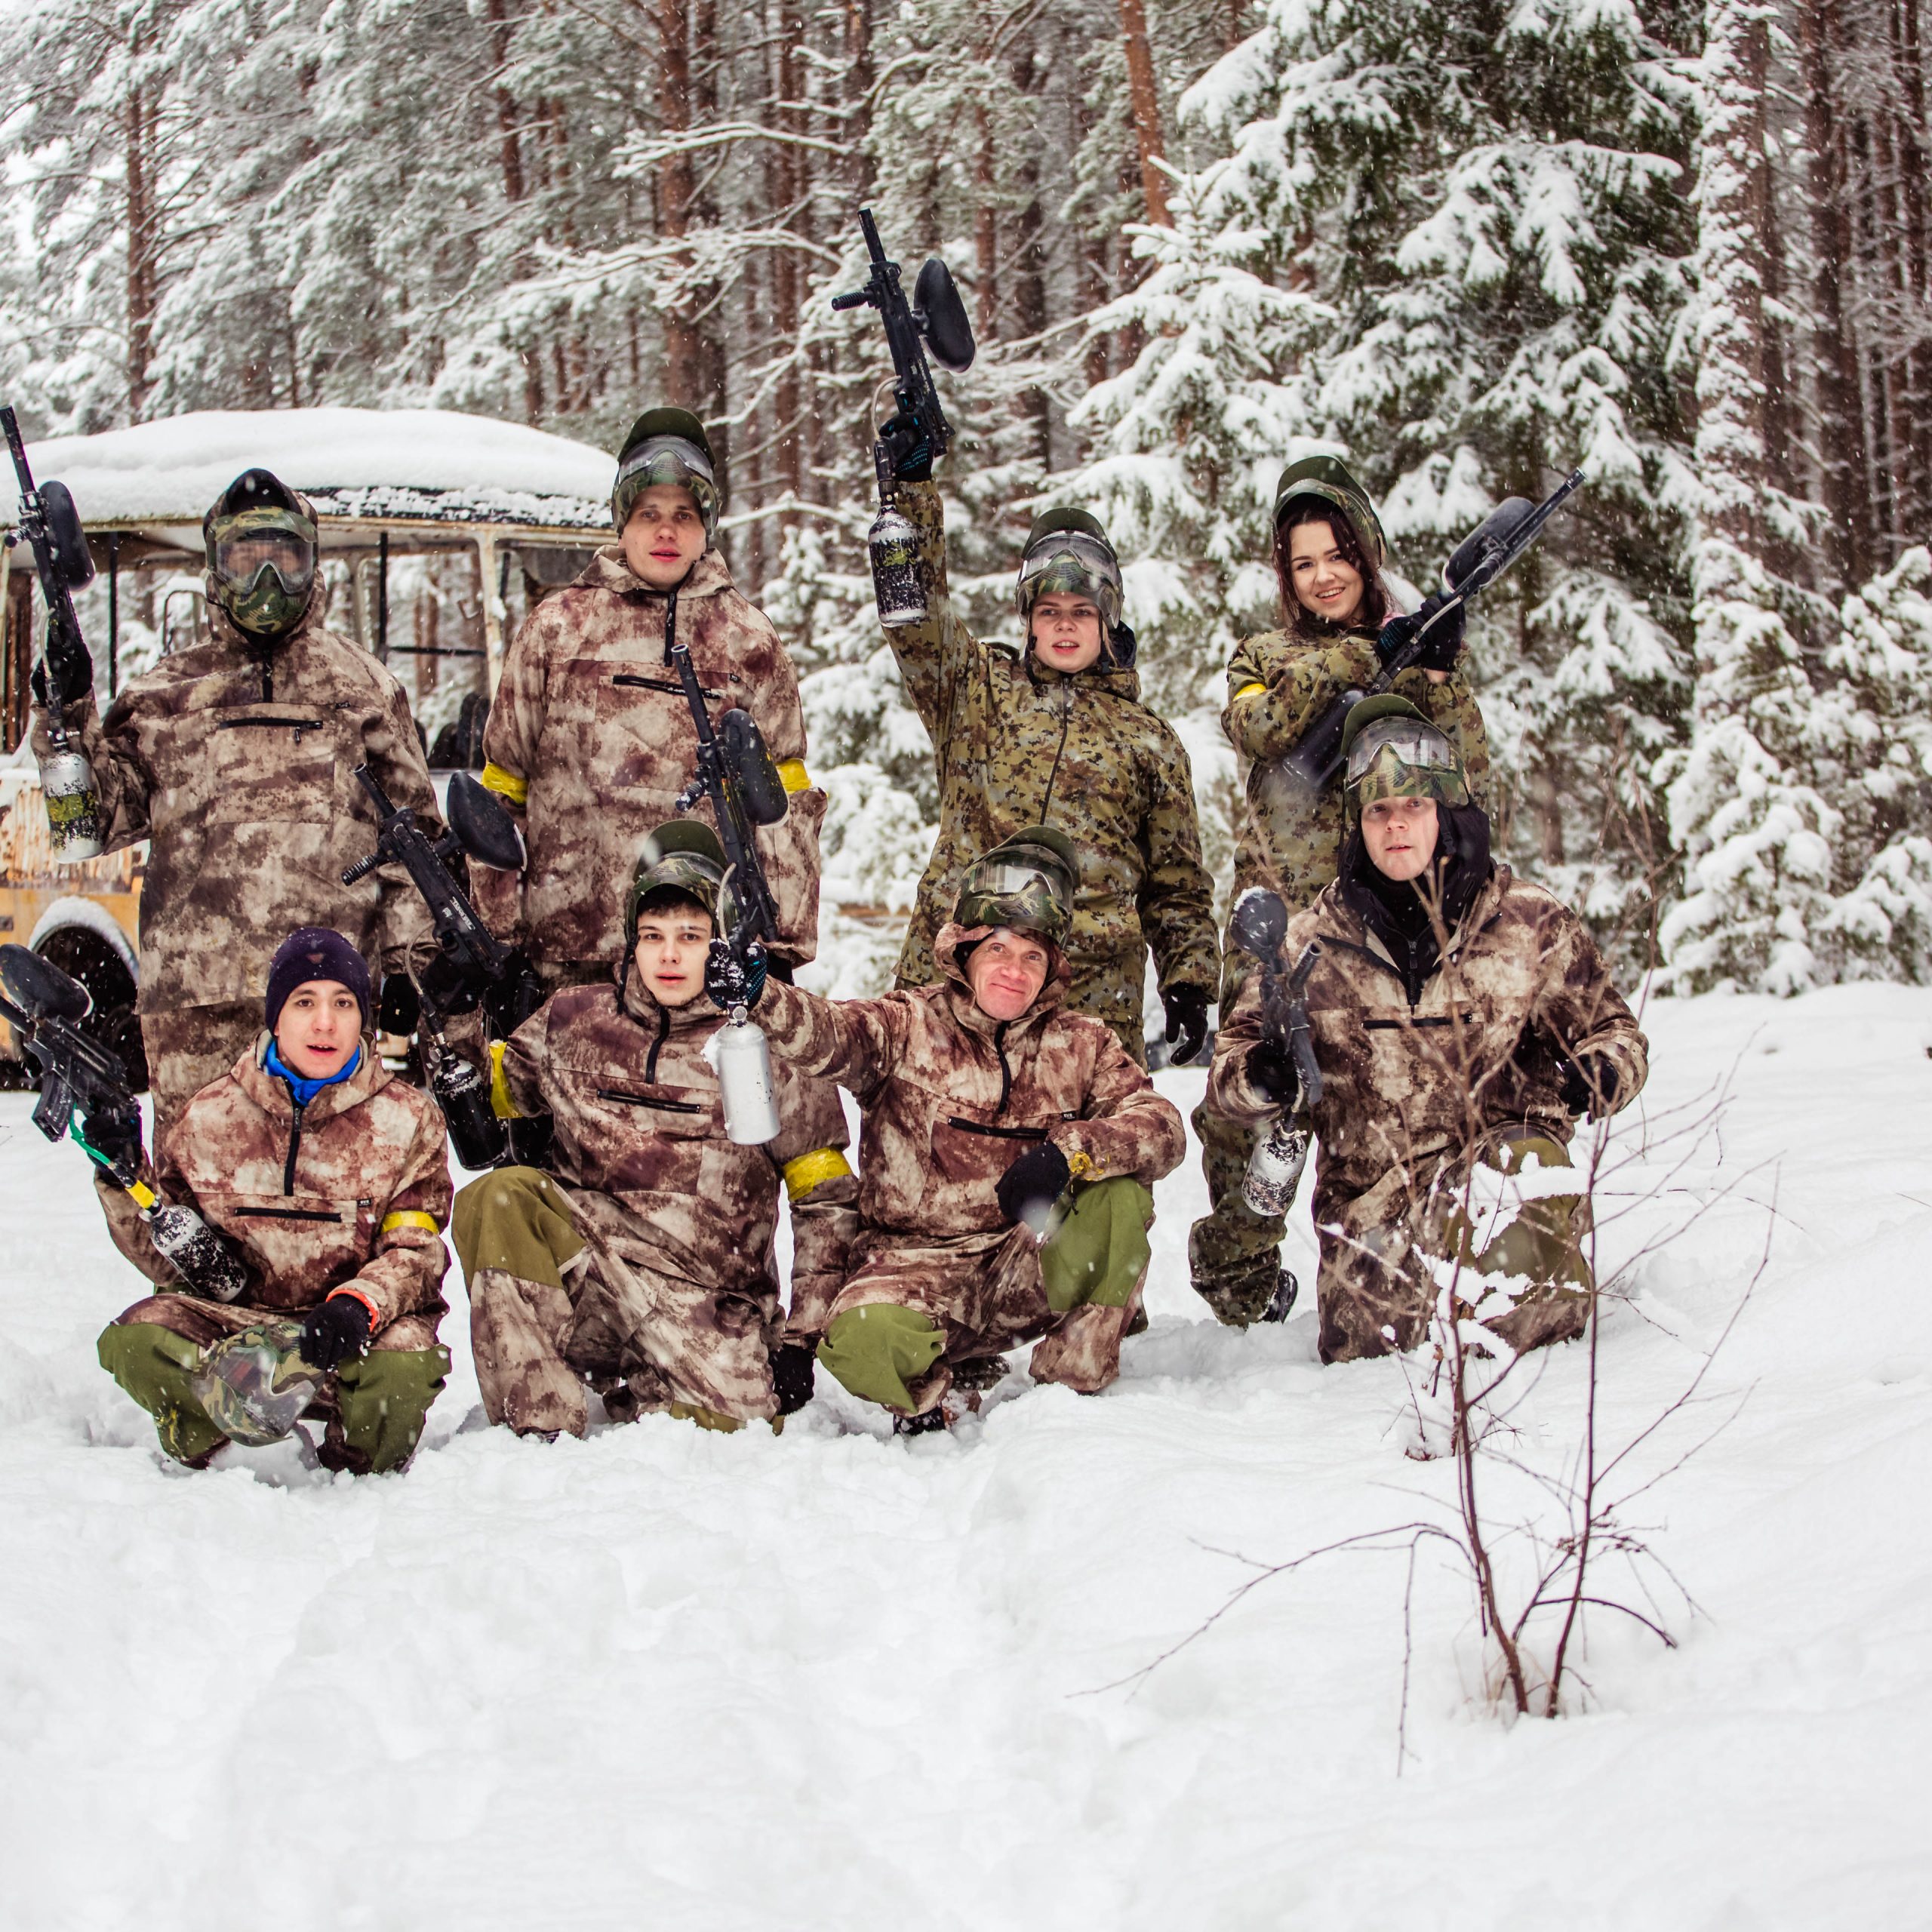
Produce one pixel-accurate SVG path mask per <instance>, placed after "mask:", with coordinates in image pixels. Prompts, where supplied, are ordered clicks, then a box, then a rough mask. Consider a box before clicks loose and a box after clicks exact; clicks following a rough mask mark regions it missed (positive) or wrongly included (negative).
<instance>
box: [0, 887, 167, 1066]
mask: <svg viewBox="0 0 1932 1932" xmlns="http://www.w3.org/2000/svg"><path fill="white" fill-rule="evenodd" d="M33 949H34V951H35V952H37V953H38V954H39V955H41V957H42V958H43V959H45V960H47V961H48V962H49V963H50V964H53V965H55V966H57V967H59V968H60V970H61V971H62V972H63V973H71V974H72V975H73V977H75V979H77V980H79V981H80V983H81V984H82V986H85V987H86V988H87V989H88V993H89V995H91V997H92V998H93V1000H94V1008H93V1011H91V1012H90V1013H89V1014H88V1017H87V1020H86V1022H85V1026H84V1027H83V1029H82V1030H83V1031H85V1032H86V1034H87V1035H88V1038H90V1039H92V1040H96V1041H99V1042H100V1044H101V1045H102V1046H103V1047H105V1048H107V1049H108V1051H109V1052H110V1053H112V1054H115V1056H116V1057H118V1060H120V1062H121V1065H122V1068H123V1069H124V1070H125V1072H126V1074H127V1075H128V1086H129V1087H130V1088H131V1089H132V1091H134V1092H135V1093H137V1094H145V1093H146V1091H148V1060H147V1054H146V1051H145V1049H144V1048H143V1046H142V1044H141V1023H140V1017H139V1016H138V1015H137V1013H136V1012H135V1010H134V998H135V992H136V986H135V981H134V973H133V971H131V968H130V967H129V965H128V955H127V951H126V948H125V941H124V942H123V943H122V944H121V945H119V946H116V945H115V944H112V943H110V942H109V939H108V937H107V936H106V934H103V933H100V932H98V931H96V930H95V929H94V927H93V926H92V925H91V924H86V925H82V924H73V925H66V924H62V925H56V926H53V927H51V928H49V927H48V926H47V925H46V924H45V921H43V922H42V928H41V929H40V930H38V931H36V932H35V935H34V942H33ZM27 1071H28V1073H29V1082H30V1084H35V1085H37V1084H38V1081H37V1080H34V1079H33V1078H32V1074H33V1069H32V1068H31V1067H29V1069H27Z"/></svg>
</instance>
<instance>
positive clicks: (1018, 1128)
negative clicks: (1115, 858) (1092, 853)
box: [708, 826, 1187, 1428]
mask: <svg viewBox="0 0 1932 1932" xmlns="http://www.w3.org/2000/svg"><path fill="white" fill-rule="evenodd" d="M1077 878H1078V870H1077V867H1076V866H1075V860H1074V857H1073V852H1072V847H1071V846H1070V844H1069V843H1068V841H1067V840H1066V838H1065V837H1064V836H1063V835H1062V834H1060V833H1059V832H1054V831H1051V830H1049V829H1047V828H1046V827H1044V826H1031V827H1029V828H1028V829H1026V830H1024V831H1023V832H1018V833H1016V834H1015V835H1014V837H1013V838H1011V839H1009V840H1008V841H1007V842H1006V843H1005V844H1004V845H1002V846H1000V847H998V848H995V850H994V851H991V852H989V853H987V854H986V855H985V856H984V857H982V858H980V860H977V861H976V862H975V863H974V864H973V865H972V866H970V867H969V868H968V870H967V872H966V874H965V876H964V881H963V883H962V885H961V891H960V894H959V898H958V903H957V906H956V907H955V911H954V914H953V918H952V923H951V924H948V925H946V926H944V927H943V928H941V929H940V932H939V934H938V937H937V942H936V946H935V954H936V957H937V959H938V961H939V963H940V967H941V968H942V971H943V978H942V979H941V980H940V983H938V984H937V985H935V986H921V987H918V988H916V989H911V990H909V991H906V992H896V993H891V994H888V995H886V996H885V997H884V998H882V999H871V1000H848V1001H831V1000H826V999H820V998H816V997H814V995H811V994H809V993H807V992H801V990H799V989H798V988H796V987H794V986H783V985H780V984H777V983H766V984H765V985H764V987H763V989H762V992H761V993H760V992H758V989H755V988H748V987H747V986H746V985H745V983H744V980H743V974H742V971H740V969H739V968H737V963H736V961H734V960H733V959H732V958H731V955H730V954H729V952H728V950H727V949H723V948H713V949H712V961H711V966H710V969H709V974H708V984H709V987H710V989H711V992H712V998H713V999H714V1000H715V1001H717V1002H718V1004H721V1005H731V1004H734V1003H736V1002H737V1001H742V1000H744V999H745V998H746V996H747V994H748V992H749V994H750V995H752V996H753V997H755V998H757V1001H758V1021H759V1023H760V1024H761V1026H763V1027H764V1029H765V1032H766V1033H767V1035H768V1036H769V1038H770V1040H771V1047H772V1051H773V1052H774V1054H777V1055H778V1056H780V1057H781V1058H782V1059H783V1060H787V1061H789V1063H790V1064H791V1065H792V1066H794V1067H796V1068H798V1069H801V1070H803V1071H804V1072H808V1073H810V1074H814V1075H817V1076H819V1077H820V1078H823V1079H827V1080H835V1081H838V1084H840V1085H841V1086H842V1087H846V1088H850V1089H851V1091H852V1092H853V1094H854V1095H855V1096H856V1097H857V1099H858V1101H859V1105H860V1109H861V1111H862V1113H863V1134H862V1137H861V1140H860V1161H859V1216H860V1228H859V1232H858V1233H857V1236H856V1237H855V1238H854V1241H853V1244H852V1250H851V1253H852V1258H853V1260H854V1261H855V1262H856V1263H857V1267H856V1268H855V1269H854V1271H853V1272H851V1273H850V1274H848V1276H847V1277H846V1279H845V1282H844V1286H843V1287H841V1289H840V1290H839V1291H838V1294H836V1296H835V1297H833V1299H832V1302H831V1304H830V1308H829V1321H828V1322H827V1324H826V1332H825V1339H824V1340H823V1342H822V1343H820V1345H819V1349H818V1358H819V1360H820V1362H821V1363H823V1364H824V1366H825V1367H826V1368H827V1369H828V1370H829V1371H831V1373H832V1374H833V1375H834V1376H835V1377H837V1378H838V1380H839V1381H840V1382H841V1383H843V1384H844V1386H845V1387H846V1388H847V1389H850V1390H851V1392H852V1393H853V1394H854V1395H860V1396H863V1397H865V1398H868V1399H869V1400H870V1401H875V1402H878V1403H880V1404H883V1405H884V1407H886V1408H888V1409H889V1410H891V1411H892V1412H893V1413H894V1415H895V1416H896V1417H899V1418H900V1422H901V1426H907V1425H908V1424H910V1425H911V1426H917V1427H921V1428H934V1427H939V1426H943V1425H944V1424H945V1423H947V1422H949V1421H951V1420H954V1419H955V1417H957V1416H958V1414H961V1413H963V1412H964V1411H965V1410H966V1409H968V1408H969V1407H972V1406H974V1403H975V1401H976V1398H977V1390H979V1389H983V1388H985V1387H987V1386H990V1385H991V1383H992V1382H995V1381H997V1380H998V1379H999V1377H1000V1376H1001V1374H1004V1371H1005V1367H1006V1364H1005V1362H1004V1361H1003V1360H1002V1359H1001V1355H1000V1352H1001V1350H1002V1349H1005V1348H1007V1347H1008V1346H1011V1345H1013V1344H1014V1343H1020V1342H1025V1341H1029V1340H1032V1339H1034V1338H1035V1337H1044V1340H1041V1343H1040V1346H1039V1347H1038V1349H1035V1351H1034V1354H1033V1359H1032V1374H1033V1376H1034V1378H1035V1380H1038V1381H1041V1382H1062V1383H1066V1384H1067V1385H1068V1386H1069V1387H1071V1388H1074V1389H1081V1390H1084V1391H1087V1392H1094V1391H1097V1390H1099V1389H1104V1388H1105V1387H1106V1386H1107V1385H1108V1384H1109V1383H1111V1382H1112V1380H1114V1378H1115V1376H1116V1375H1118V1374H1119V1372H1120V1345H1121V1338H1122V1337H1123V1336H1124V1334H1126V1332H1127V1328H1128V1324H1129V1322H1131V1321H1132V1319H1133V1318H1134V1312H1135V1310H1136V1309H1137V1308H1138V1306H1139V1305H1140V1291H1141V1285H1142V1282H1143V1279H1144V1278H1145V1276H1146V1269H1147V1260H1148V1245H1147V1228H1148V1225H1149V1223H1150V1222H1151V1221H1152V1219H1153V1213H1154V1197H1153V1195H1152V1191H1151V1190H1152V1186H1153V1183H1155V1181H1157V1180H1159V1179H1160V1178H1161V1176H1163V1175H1164V1174H1168V1173H1171V1171H1173V1169H1174V1168H1175V1166H1176V1165H1177V1164H1178V1163H1179V1162H1180V1159H1181V1157H1182V1155H1183V1154H1184V1153H1185V1152H1186V1146H1187V1140H1186V1132H1185V1131H1184V1130H1183V1127H1182V1125H1181V1119H1180V1115H1179V1114H1178V1113H1177V1112H1175V1111H1174V1108H1173V1107H1171V1106H1169V1105H1168V1103H1167V1102H1166V1101H1165V1100H1163V1099H1162V1098H1161V1096H1160V1095H1159V1094H1157V1093H1156V1092H1155V1091H1154V1088H1153V1085H1152V1082H1151V1081H1149V1078H1148V1077H1147V1074H1146V1070H1145V1069H1143V1067H1142V1066H1140V1064H1139V1063H1137V1061H1136V1060H1134V1059H1133V1058H1132V1057H1131V1056H1130V1055H1129V1054H1128V1052H1127V1050H1126V1049H1125V1048H1124V1047H1123V1046H1122V1045H1121V1042H1120V1041H1119V1040H1118V1038H1116V1037H1115V1033H1114V1032H1113V1029H1112V1028H1111V1027H1109V1026H1106V1024H1105V1023H1103V1022H1102V1021H1100V1020H1096V1019H1092V1018H1090V1017H1088V1016H1086V1015H1085V1014H1076V1013H1069V1012H1068V1011H1066V1008H1065V1001H1066V997H1067V989H1068V986H1069V980H1070V978H1071V973H1070V969H1069V964H1068V961H1067V958H1066V954H1065V952H1063V950H1062V941H1063V939H1064V937H1065V935H1066V931H1067V929H1068V926H1069V921H1070V919H1071V916H1072V907H1073V904H1074V894H1075V881H1076V879H1077Z"/></svg>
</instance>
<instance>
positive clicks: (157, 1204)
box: [0, 946, 248, 1301]
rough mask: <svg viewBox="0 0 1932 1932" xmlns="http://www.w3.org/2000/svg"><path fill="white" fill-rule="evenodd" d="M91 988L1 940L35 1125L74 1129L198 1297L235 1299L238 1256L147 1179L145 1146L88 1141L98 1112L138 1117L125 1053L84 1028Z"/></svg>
mask: <svg viewBox="0 0 1932 1932" xmlns="http://www.w3.org/2000/svg"><path fill="white" fill-rule="evenodd" d="M93 1004H94V1002H93V1001H92V1000H91V998H89V997H88V990H87V989H86V987H85V986H82V984H81V983H80V982H79V981H78V980H75V979H74V978H72V977H70V976H69V974H66V973H63V972H62V971H61V970H60V968H59V967H57V966H56V965H55V964H54V963H53V961H51V960H48V959H43V958H42V957H41V956H40V955H39V954H38V953H37V952H29V950H28V949H27V948H26V947H25V946H0V1018H4V1019H5V1020H6V1022H7V1023H8V1026H11V1027H12V1028H13V1029H14V1038H15V1039H16V1040H17V1041H19V1043H20V1049H21V1051H23V1053H25V1054H26V1056H27V1057H28V1058H29V1060H32V1061H33V1062H34V1063H35V1065H36V1066H38V1068H39V1069H40V1098H39V1100H38V1102H37V1103H35V1107H34V1110H33V1124H34V1125H35V1127H37V1128H39V1129H40V1131H41V1132H42V1134H45V1136H46V1137H47V1138H48V1140H63V1139H64V1138H65V1137H66V1135H67V1134H69V1132H70V1131H71V1132H72V1134H73V1137H74V1138H75V1140H78V1142H79V1143H80V1144H81V1146H82V1148H83V1149H85V1151H86V1152H87V1154H88V1157H89V1158H91V1160H92V1161H94V1163H95V1164H96V1165H97V1167H99V1168H100V1169H101V1170H102V1171H103V1173H105V1174H107V1175H108V1177H109V1178H110V1179H111V1180H112V1181H113V1182H114V1183H115V1186H118V1187H120V1188H122V1189H125V1191H126V1192H127V1193H128V1195H129V1196H130V1198H131V1199H132V1200H133V1201H134V1205H135V1206H136V1207H137V1208H138V1209H140V1215H141V1219H142V1220H143V1221H145V1222H146V1223H147V1229H148V1235H149V1239H150V1240H152V1241H153V1243H154V1245H155V1252H156V1253H157V1254H159V1255H160V1256H161V1257H162V1260H165V1261H166V1262H167V1263H168V1264H169V1266H171V1267H172V1268H173V1269H174V1272H176V1273H177V1275H180V1277H181V1278H182V1280H183V1281H184V1282H185V1283H186V1284H187V1286H188V1287H189V1288H190V1289H191V1290H192V1291H193V1292H194V1293H195V1294H198V1295H202V1296H205V1297H207V1298H208V1300H211V1301H232V1300H235V1297H237V1296H238V1295H239V1294H241V1292H242V1290H243V1288H245V1287H246V1286H247V1285H248V1271H247V1270H246V1269H245V1268H244V1267H243V1266H242V1261H241V1259H240V1257H238V1255H237V1254H235V1251H233V1250H232V1248H231V1247H229V1245H228V1244H227V1243H226V1241H223V1239H222V1238H221V1237H220V1235H218V1234H217V1233H216V1232H215V1231H214V1229H212V1228H211V1227H210V1226H208V1223H206V1222H205V1221H204V1220H202V1217H200V1216H199V1215H198V1214H196V1213H195V1211H194V1210H193V1209H192V1208H191V1207H175V1206H174V1204H172V1203H171V1202H169V1201H163V1200H162V1198H161V1197H160V1196H159V1195H158V1194H156V1193H155V1191H154V1189H152V1187H150V1186H149V1185H148V1184H147V1183H146V1181H144V1180H142V1179H141V1177H140V1148H139V1145H138V1143H137V1145H136V1147H135V1149H134V1152H133V1154H132V1155H128V1154H125V1153H124V1154H120V1155H115V1156H112V1157H110V1156H109V1155H106V1154H104V1153H103V1152H101V1151H100V1149H98V1148H96V1147H94V1146H91V1145H89V1143H88V1140H86V1138H85V1136H84V1134H83V1132H82V1125H81V1123H82V1119H83V1118H84V1117H85V1116H86V1115H91V1114H96V1113H103V1114H109V1115H115V1116H116V1117H118V1118H122V1119H127V1118H130V1117H134V1118H137V1119H138V1116H136V1115H135V1110H134V1096H133V1094H131V1093H130V1092H129V1091H128V1078H127V1075H126V1072H125V1070H124V1069H123V1068H122V1065H121V1062H120V1060H119V1059H118V1057H117V1056H116V1055H115V1054H113V1053H112V1052H110V1051H109V1050H108V1049H107V1048H106V1047H103V1046H102V1045H100V1044H99V1042H98V1041H94V1040H91V1039H89V1038H88V1036H87V1035H86V1034H85V1033H84V1032H82V1030H81V1022H82V1020H85V1019H86V1017H88V1012H89V1011H90V1010H91V1008H92V1007H93Z"/></svg>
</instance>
